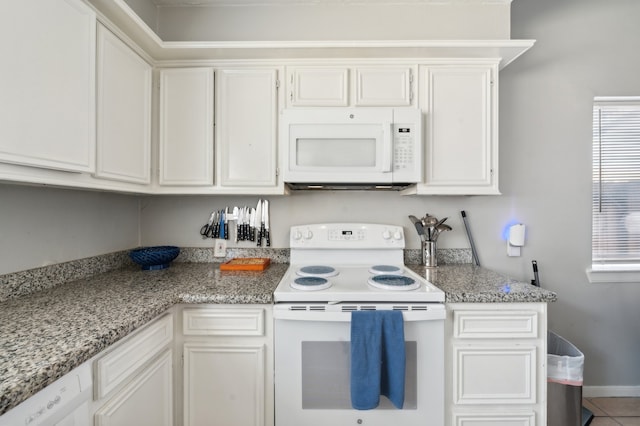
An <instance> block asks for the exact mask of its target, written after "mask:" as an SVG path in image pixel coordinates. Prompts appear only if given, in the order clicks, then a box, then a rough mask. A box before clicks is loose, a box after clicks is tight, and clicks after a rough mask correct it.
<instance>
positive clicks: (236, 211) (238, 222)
mask: <svg viewBox="0 0 640 426" xmlns="http://www.w3.org/2000/svg"><path fill="white" fill-rule="evenodd" d="M233 218H234V219H235V221H236V238H235V242H236V243H237V242H238V238H239V235H238V234H240V227H241V226H242V225H241V224H242V218H241V217H240V209H239V208H238V206H233Z"/></svg>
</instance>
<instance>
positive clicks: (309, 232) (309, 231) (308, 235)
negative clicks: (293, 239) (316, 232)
mask: <svg viewBox="0 0 640 426" xmlns="http://www.w3.org/2000/svg"><path fill="white" fill-rule="evenodd" d="M304 237H305V238H306V239H307V240H310V239H311V238H313V232H311V229H307V233H306V234H305V236H304Z"/></svg>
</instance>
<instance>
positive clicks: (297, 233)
mask: <svg viewBox="0 0 640 426" xmlns="http://www.w3.org/2000/svg"><path fill="white" fill-rule="evenodd" d="M301 238H302V234H301V233H300V231H295V232H294V233H293V239H294V240H296V241H298V240H299V239H301Z"/></svg>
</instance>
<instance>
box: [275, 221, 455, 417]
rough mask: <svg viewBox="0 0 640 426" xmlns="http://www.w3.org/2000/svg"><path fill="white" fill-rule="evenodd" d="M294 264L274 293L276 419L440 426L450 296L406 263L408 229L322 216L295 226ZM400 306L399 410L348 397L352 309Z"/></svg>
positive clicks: (386, 403)
mask: <svg viewBox="0 0 640 426" xmlns="http://www.w3.org/2000/svg"><path fill="white" fill-rule="evenodd" d="M289 241H290V247H291V262H290V267H289V269H288V270H287V272H286V273H285V275H284V276H283V278H282V279H281V281H280V283H279V284H278V286H277V288H276V290H275V292H274V299H275V305H274V320H275V326H274V336H275V403H276V407H275V416H276V417H275V424H276V426H294V425H295V426H298V425H301V424H304V425H305V426H324V425H327V424H345V425H347V424H354V425H358V424H364V425H368V426H383V425H389V424H402V425H403V426H418V425H420V426H443V424H444V318H445V308H444V293H443V292H442V291H441V290H440V289H438V288H437V287H436V286H434V285H433V284H432V283H430V282H428V281H427V280H426V279H424V278H423V277H421V276H419V275H418V274H416V273H414V272H413V271H411V270H409V269H408V268H407V267H406V266H405V265H404V248H405V239H404V231H403V229H402V227H400V226H395V225H384V224H365V223H325V224H309V225H298V226H293V227H291V231H290V238H289ZM373 310H397V311H401V312H402V316H403V322H404V339H405V348H406V381H405V402H404V406H403V408H402V409H398V408H396V407H394V406H393V404H391V403H390V402H389V401H388V400H387V399H386V398H385V397H381V401H380V404H379V406H378V407H377V408H375V409H371V410H356V409H354V408H352V404H351V396H350V349H349V345H350V321H351V314H352V312H354V311H373Z"/></svg>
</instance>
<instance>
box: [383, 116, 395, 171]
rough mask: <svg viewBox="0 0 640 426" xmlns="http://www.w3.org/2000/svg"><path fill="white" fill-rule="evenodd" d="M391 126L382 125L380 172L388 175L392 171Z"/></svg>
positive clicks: (389, 124) (387, 124)
mask: <svg viewBox="0 0 640 426" xmlns="http://www.w3.org/2000/svg"><path fill="white" fill-rule="evenodd" d="M392 126H393V125H392V124H391V123H388V122H387V123H384V124H383V125H382V172H383V173H390V172H392V171H393V139H392V137H391V136H392V133H393V132H392V131H391V128H392Z"/></svg>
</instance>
